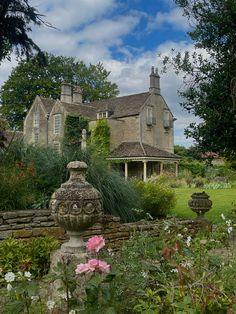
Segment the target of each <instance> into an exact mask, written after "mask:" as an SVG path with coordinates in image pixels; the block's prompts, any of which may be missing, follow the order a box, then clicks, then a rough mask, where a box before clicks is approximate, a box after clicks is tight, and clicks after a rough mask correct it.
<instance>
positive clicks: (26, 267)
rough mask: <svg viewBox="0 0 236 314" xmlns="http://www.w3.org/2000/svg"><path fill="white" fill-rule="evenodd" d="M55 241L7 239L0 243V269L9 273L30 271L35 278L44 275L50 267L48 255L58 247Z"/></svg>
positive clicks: (48, 239)
mask: <svg viewBox="0 0 236 314" xmlns="http://www.w3.org/2000/svg"><path fill="white" fill-rule="evenodd" d="M58 245H59V243H58V241H57V240H55V239H53V238H51V237H39V238H36V239H31V240H29V241H27V242H26V241H22V240H17V239H13V238H9V239H6V240H3V241H1V242H0V268H1V270H2V273H6V272H9V271H13V272H18V271H21V272H24V271H30V272H31V273H32V274H33V275H34V276H35V277H39V276H42V275H44V274H46V273H47V272H48V270H49V266H50V253H51V252H52V251H53V250H55V249H56V248H57V247H58Z"/></svg>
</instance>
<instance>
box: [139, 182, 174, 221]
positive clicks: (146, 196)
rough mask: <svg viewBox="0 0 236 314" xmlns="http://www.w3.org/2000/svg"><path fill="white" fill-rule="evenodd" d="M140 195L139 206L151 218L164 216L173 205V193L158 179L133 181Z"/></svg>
mask: <svg viewBox="0 0 236 314" xmlns="http://www.w3.org/2000/svg"><path fill="white" fill-rule="evenodd" d="M134 186H135V187H136V188H137V190H138V192H139V193H140V196H141V202H140V207H141V209H143V210H144V211H145V212H146V213H149V214H150V215H151V216H152V217H153V218H157V217H166V216H167V215H168V214H169V213H170V211H171V209H172V208H173V207H174V206H175V202H176V199H175V193H174V191H173V190H172V189H171V188H170V187H168V186H167V185H166V184H163V183H161V182H158V181H156V182H155V181H147V182H143V181H134Z"/></svg>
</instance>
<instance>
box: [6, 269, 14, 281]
mask: <svg viewBox="0 0 236 314" xmlns="http://www.w3.org/2000/svg"><path fill="white" fill-rule="evenodd" d="M15 278H16V276H15V274H14V273H13V272H11V271H9V272H8V273H6V274H5V280H6V282H12V281H14V280H15Z"/></svg>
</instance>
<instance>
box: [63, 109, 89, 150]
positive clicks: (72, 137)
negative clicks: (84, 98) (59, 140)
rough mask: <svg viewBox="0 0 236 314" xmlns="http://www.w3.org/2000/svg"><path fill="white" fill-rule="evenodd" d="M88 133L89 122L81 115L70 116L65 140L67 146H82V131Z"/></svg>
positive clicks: (66, 122)
mask: <svg viewBox="0 0 236 314" xmlns="http://www.w3.org/2000/svg"><path fill="white" fill-rule="evenodd" d="M83 129H85V130H86V131H87V134H89V131H88V120H87V119H86V118H84V117H82V116H80V115H68V116H67V117H66V120H65V138H64V144H65V145H66V146H80V143H81V134H82V130H83Z"/></svg>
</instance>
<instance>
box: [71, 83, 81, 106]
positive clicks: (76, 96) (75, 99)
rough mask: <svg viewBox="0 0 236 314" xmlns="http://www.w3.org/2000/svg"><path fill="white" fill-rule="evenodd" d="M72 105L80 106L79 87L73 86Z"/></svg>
mask: <svg viewBox="0 0 236 314" xmlns="http://www.w3.org/2000/svg"><path fill="white" fill-rule="evenodd" d="M73 103H74V104H82V89H81V87H80V86H74V89H73Z"/></svg>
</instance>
